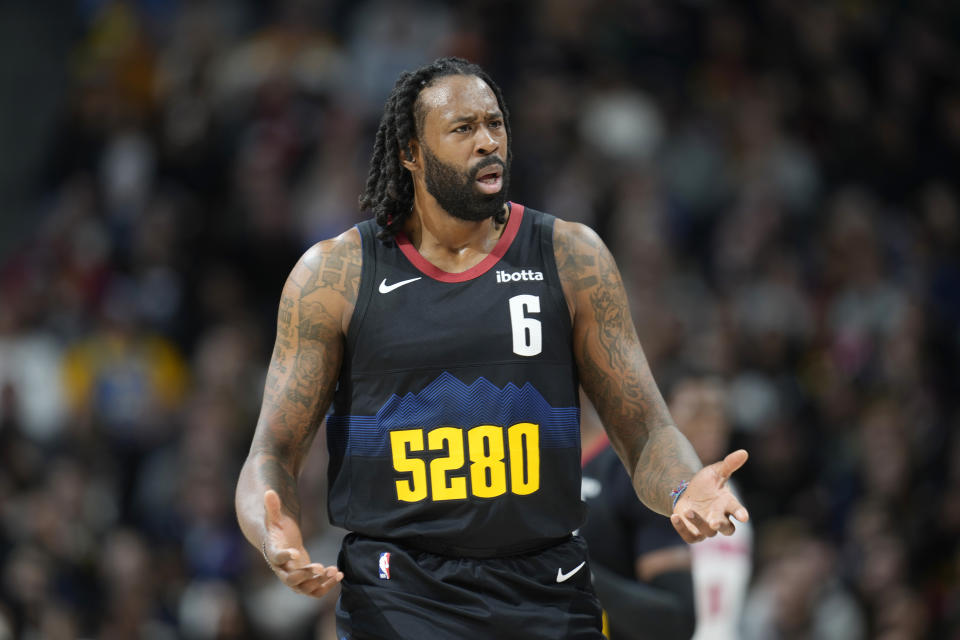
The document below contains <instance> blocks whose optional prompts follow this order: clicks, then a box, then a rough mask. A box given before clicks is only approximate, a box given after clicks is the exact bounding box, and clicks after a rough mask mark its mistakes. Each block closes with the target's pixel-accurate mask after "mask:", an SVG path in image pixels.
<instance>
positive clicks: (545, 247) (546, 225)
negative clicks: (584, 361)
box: [537, 213, 573, 336]
mask: <svg viewBox="0 0 960 640" xmlns="http://www.w3.org/2000/svg"><path fill="white" fill-rule="evenodd" d="M556 221H557V218H556V216H552V215H550V214H549V213H541V215H540V216H539V219H538V220H537V224H538V225H539V227H540V246H541V250H542V251H543V258H544V265H545V269H546V275H547V280H548V282H549V283H550V286H549V287H548V290H549V291H550V294H551V295H552V296H553V299H554V302H555V303H556V304H558V305H559V306H560V308H561V309H563V314H562V315H563V319H564V329H565V330H566V332H567V334H568V335H571V336H572V335H573V320H572V319H571V318H570V305H568V304H567V297H566V295H564V293H563V284H562V282H561V281H560V270H559V269H558V268H557V254H556V253H555V252H554V249H553V233H554V226H555V223H556Z"/></svg>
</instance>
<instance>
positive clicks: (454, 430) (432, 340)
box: [327, 204, 585, 557]
mask: <svg viewBox="0 0 960 640" xmlns="http://www.w3.org/2000/svg"><path fill="white" fill-rule="evenodd" d="M553 222H554V218H553V217H552V216H549V215H547V214H545V213H541V212H539V211H534V210H531V209H524V207H522V206H520V205H517V204H511V214H510V217H509V219H508V221H507V224H506V228H505V230H504V233H503V235H502V236H501V238H500V240H499V241H498V243H497V244H496V246H495V248H494V250H493V251H492V252H491V253H490V255H488V256H487V257H486V258H484V260H482V261H481V262H480V263H479V264H477V265H476V266H474V267H472V268H471V269H469V270H467V271H465V272H462V273H448V272H445V271H442V270H440V269H438V268H437V267H435V266H434V265H432V264H431V263H429V262H428V261H427V260H426V259H424V258H423V257H422V256H421V255H420V254H419V253H418V252H417V250H416V249H415V248H414V247H413V246H412V245H411V243H410V242H409V240H408V239H407V238H406V237H405V236H403V235H400V236H399V237H398V238H397V242H396V243H395V244H391V245H387V244H385V243H383V242H381V241H379V240H377V238H376V233H377V231H378V227H377V226H376V224H375V223H374V222H373V221H367V222H363V223H361V224H359V225H358V229H359V231H360V235H361V238H362V241H363V269H362V277H361V284H360V291H359V294H358V297H357V305H356V309H355V310H354V313H353V316H352V318H351V321H350V328H349V331H348V335H347V341H346V347H345V351H344V359H343V366H342V371H341V376H340V380H339V384H338V388H337V392H336V395H335V398H334V406H333V411H332V414H331V415H330V416H328V421H327V438H328V447H329V451H330V468H329V501H328V508H329V511H330V518H331V521H332V522H333V523H334V524H336V525H338V526H341V527H344V528H346V529H350V530H352V531H356V532H358V533H361V534H363V535H366V536H370V537H374V538H391V539H404V540H406V541H408V542H409V543H410V544H413V545H418V544H419V545H420V546H422V547H423V548H426V549H430V550H435V551H437V552H439V553H451V554H457V555H467V556H477V557H483V556H494V555H507V554H510V553H516V552H520V551H525V550H530V549H535V548H538V547H542V546H545V545H547V544H551V543H552V542H554V541H556V540H557V539H560V538H563V537H566V536H568V535H569V534H570V532H571V531H573V530H574V529H576V528H577V527H578V526H580V524H581V522H582V520H583V517H584V513H585V510H584V505H583V503H582V502H581V500H580V431H579V422H580V409H579V399H578V394H577V388H578V383H577V376H576V368H575V364H574V360H573V353H572V348H571V345H572V333H571V322H570V314H569V311H568V307H567V304H566V301H565V299H564V295H563V291H562V289H561V286H560V278H559V275H558V273H557V267H556V261H555V259H554V253H553Z"/></svg>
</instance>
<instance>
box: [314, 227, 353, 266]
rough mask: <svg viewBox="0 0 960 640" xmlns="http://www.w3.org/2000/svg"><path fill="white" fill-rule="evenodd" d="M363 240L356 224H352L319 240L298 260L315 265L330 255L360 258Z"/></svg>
mask: <svg viewBox="0 0 960 640" xmlns="http://www.w3.org/2000/svg"><path fill="white" fill-rule="evenodd" d="M362 252H363V241H362V239H361V237H360V230H359V228H358V226H353V227H350V228H349V229H347V230H346V231H344V232H343V233H341V234H340V235H338V236H334V237H332V238H327V239H326V240H321V241H319V242H317V243H315V244H314V245H313V246H311V247H310V248H309V249H307V250H306V251H305V252H304V253H303V255H302V256H301V258H300V261H301V262H302V263H304V264H305V265H308V266H317V265H319V264H322V263H323V262H324V260H327V259H329V258H330V257H335V256H336V257H340V258H344V259H349V258H353V257H356V259H357V260H360V259H361V254H362Z"/></svg>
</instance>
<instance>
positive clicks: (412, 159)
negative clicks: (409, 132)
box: [400, 139, 420, 171]
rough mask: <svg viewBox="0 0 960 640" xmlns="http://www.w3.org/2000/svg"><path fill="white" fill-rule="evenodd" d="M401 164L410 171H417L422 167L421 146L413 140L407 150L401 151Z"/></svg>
mask: <svg viewBox="0 0 960 640" xmlns="http://www.w3.org/2000/svg"><path fill="white" fill-rule="evenodd" d="M400 164H402V165H403V166H404V167H406V169H407V170H408V171H416V170H417V168H418V167H419V166H420V144H419V143H418V142H417V141H416V140H415V139H411V140H410V142H409V143H408V144H407V148H406V149H400Z"/></svg>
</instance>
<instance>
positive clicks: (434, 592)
mask: <svg viewBox="0 0 960 640" xmlns="http://www.w3.org/2000/svg"><path fill="white" fill-rule="evenodd" d="M339 568H340V570H341V571H343V574H344V579H343V582H342V583H341V589H342V591H341V595H340V599H339V601H338V602H337V638H339V639H340V640H398V639H404V640H406V639H410V640H485V639H491V640H494V639H495V640H510V639H516V640H537V639H542V640H566V639H570V640H603V636H602V634H601V632H600V628H601V624H602V618H601V616H602V614H601V610H600V603H599V601H598V600H597V596H596V594H595V593H594V591H593V586H592V583H591V579H590V566H589V559H588V557H587V546H586V543H584V542H583V540H582V539H581V538H580V537H578V536H572V537H571V538H569V539H568V540H566V541H564V542H561V543H559V544H557V545H555V546H553V547H549V548H547V549H545V550H542V551H537V552H533V553H529V554H521V555H514V556H505V557H498V558H484V559H477V558H459V557H451V556H445V555H437V554H433V553H428V552H425V551H419V550H414V549H411V548H406V547H403V546H398V545H397V544H395V543H392V542H388V541H383V540H374V539H371V538H365V537H362V536H359V535H357V534H350V535H348V536H347V537H346V539H345V540H344V542H343V548H342V549H341V551H340V557H339Z"/></svg>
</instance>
